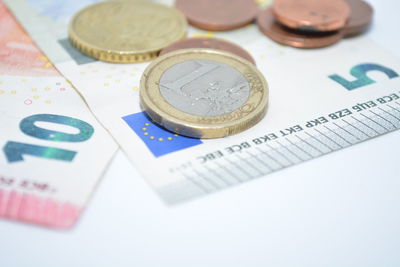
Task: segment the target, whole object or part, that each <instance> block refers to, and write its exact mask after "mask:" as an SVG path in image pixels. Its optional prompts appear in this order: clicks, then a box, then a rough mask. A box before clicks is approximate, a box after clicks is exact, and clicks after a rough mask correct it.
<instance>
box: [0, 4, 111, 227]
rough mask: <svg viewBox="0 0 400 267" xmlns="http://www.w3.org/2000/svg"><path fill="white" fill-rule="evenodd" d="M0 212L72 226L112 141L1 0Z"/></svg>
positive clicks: (102, 167) (36, 221) (108, 157)
mask: <svg viewBox="0 0 400 267" xmlns="http://www.w3.org/2000/svg"><path fill="white" fill-rule="evenodd" d="M0 35H1V38H0V129H1V130H0V147H1V148H2V150H1V152H0V217H1V218H6V219H11V220H17V221H21V222H28V223H33V224H38V225H42V226H47V227H54V228H61V229H67V228H70V227H72V226H73V225H74V224H75V223H76V221H77V220H78V218H79V215H80V214H81V213H82V211H83V210H84V208H85V205H86V203H87V201H88V199H89V197H90V195H91V194H92V192H93V190H94V188H95V186H96V184H97V183H98V182H99V180H100V178H101V176H102V173H103V172H104V170H105V168H106V167H107V165H108V163H109V161H110V160H111V159H112V157H113V154H114V152H115V151H116V149H117V145H116V144H115V142H114V141H113V139H112V137H111V136H110V135H109V134H108V133H107V132H106V130H105V129H104V128H103V127H102V126H101V125H100V124H99V123H98V122H97V120H96V119H95V117H94V116H93V115H92V114H91V112H90V110H89V109H88V107H87V106H86V104H85V102H84V101H83V100H82V98H81V97H80V96H79V94H78V93H77V92H76V91H75V89H74V88H73V87H72V85H71V84H70V83H69V82H68V81H67V80H66V79H65V78H64V77H63V76H61V74H60V73H59V72H58V71H57V70H56V69H55V68H54V66H53V65H52V64H51V63H50V61H49V60H48V59H47V57H46V56H44V54H43V53H42V52H41V51H40V50H39V49H38V47H37V46H36V45H35V43H34V42H33V41H32V39H31V38H30V37H29V35H27V34H26V33H25V32H24V30H23V29H22V28H21V26H20V25H19V24H18V22H17V21H16V20H15V18H14V17H13V16H12V14H11V13H10V12H9V11H8V10H7V8H6V7H5V5H4V4H3V3H2V2H0Z"/></svg>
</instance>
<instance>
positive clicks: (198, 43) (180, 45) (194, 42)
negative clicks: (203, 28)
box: [160, 38, 256, 65]
mask: <svg viewBox="0 0 400 267" xmlns="http://www.w3.org/2000/svg"><path fill="white" fill-rule="evenodd" d="M186 48H211V49H216V50H223V51H226V52H229V53H231V54H235V55H237V56H240V57H242V58H244V59H246V60H247V61H250V62H251V63H253V64H254V65H255V64H256V62H255V61H254V59H253V57H252V56H251V55H250V54H249V53H248V52H247V51H246V50H244V49H243V48H241V47H240V46H238V45H236V44H234V43H231V42H228V41H225V40H222V39H215V38H187V39H183V40H180V41H177V42H175V43H173V44H171V45H169V46H167V47H166V48H164V49H163V50H161V52H160V56H162V55H164V54H167V53H169V52H172V51H176V50H180V49H186Z"/></svg>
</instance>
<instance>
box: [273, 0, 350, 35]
mask: <svg viewBox="0 0 400 267" xmlns="http://www.w3.org/2000/svg"><path fill="white" fill-rule="evenodd" d="M272 11H273V14H274V16H275V18H276V19H277V20H278V21H279V22H280V23H281V24H283V25H285V26H287V27H289V28H292V29H298V30H303V31H335V30H339V29H341V28H343V27H344V26H345V25H346V22H347V20H348V19H349V17H350V7H349V6H348V5H347V3H346V2H345V1H344V0H275V1H274V3H273V5H272Z"/></svg>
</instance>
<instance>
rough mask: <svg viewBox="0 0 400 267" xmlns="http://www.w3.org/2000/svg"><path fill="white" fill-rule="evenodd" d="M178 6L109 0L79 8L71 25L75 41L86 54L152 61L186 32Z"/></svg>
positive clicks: (119, 60) (115, 59) (123, 60)
mask: <svg viewBox="0 0 400 267" xmlns="http://www.w3.org/2000/svg"><path fill="white" fill-rule="evenodd" d="M186 27H187V22H186V19H185V17H184V16H183V15H182V14H181V13H180V12H179V11H178V10H176V9H174V8H171V7H168V6H165V5H162V4H157V3H151V2H146V1H109V2H101V3H97V4H93V5H90V6H88V7H86V8H84V9H82V10H81V11H79V12H78V13H77V14H76V15H75V16H74V17H73V18H72V20H71V22H70V25H69V38H70V40H71V43H72V44H73V45H74V46H75V47H76V48H77V49H78V50H80V51H81V52H83V53H84V54H86V55H88V56H91V57H94V58H96V59H99V60H103V61H108V62H116V63H134V62H143V61H149V60H152V59H153V58H155V57H157V54H158V52H159V51H160V50H161V49H163V48H164V47H166V46H168V45H170V44H172V43H173V42H176V41H178V40H180V39H182V38H183V37H185V35H186Z"/></svg>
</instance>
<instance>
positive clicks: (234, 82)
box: [140, 48, 268, 138]
mask: <svg viewBox="0 0 400 267" xmlns="http://www.w3.org/2000/svg"><path fill="white" fill-rule="evenodd" d="M140 101H141V105H142V107H143V109H144V111H145V112H146V113H147V114H148V115H149V117H150V118H151V119H152V120H153V121H154V122H156V123H158V124H159V125H161V126H163V127H164V128H166V129H168V130H170V131H172V132H175V133H178V134H181V135H185V136H190V137H195V138H218V137H224V136H228V135H232V134H236V133H239V132H241V131H244V130H246V129H248V128H250V127H252V126H253V125H255V124H256V123H257V122H259V121H260V120H261V119H262V118H263V117H264V115H265V113H266V110H267V102H268V85H267V82H266V81H265V78H264V77H263V75H262V74H261V73H260V72H259V71H258V70H257V68H256V67H255V66H254V65H253V64H251V63H250V62H248V61H247V60H244V59H242V58H241V57H238V56H235V55H233V54H230V53H226V52H223V51H218V50H211V49H201V48H199V49H183V50H179V51H175V52H171V53H167V54H165V55H163V56H161V57H159V58H158V59H156V60H155V61H154V62H153V63H152V64H150V65H149V66H148V67H147V69H146V70H145V72H144V74H143V76H142V79H141V84H140Z"/></svg>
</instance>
